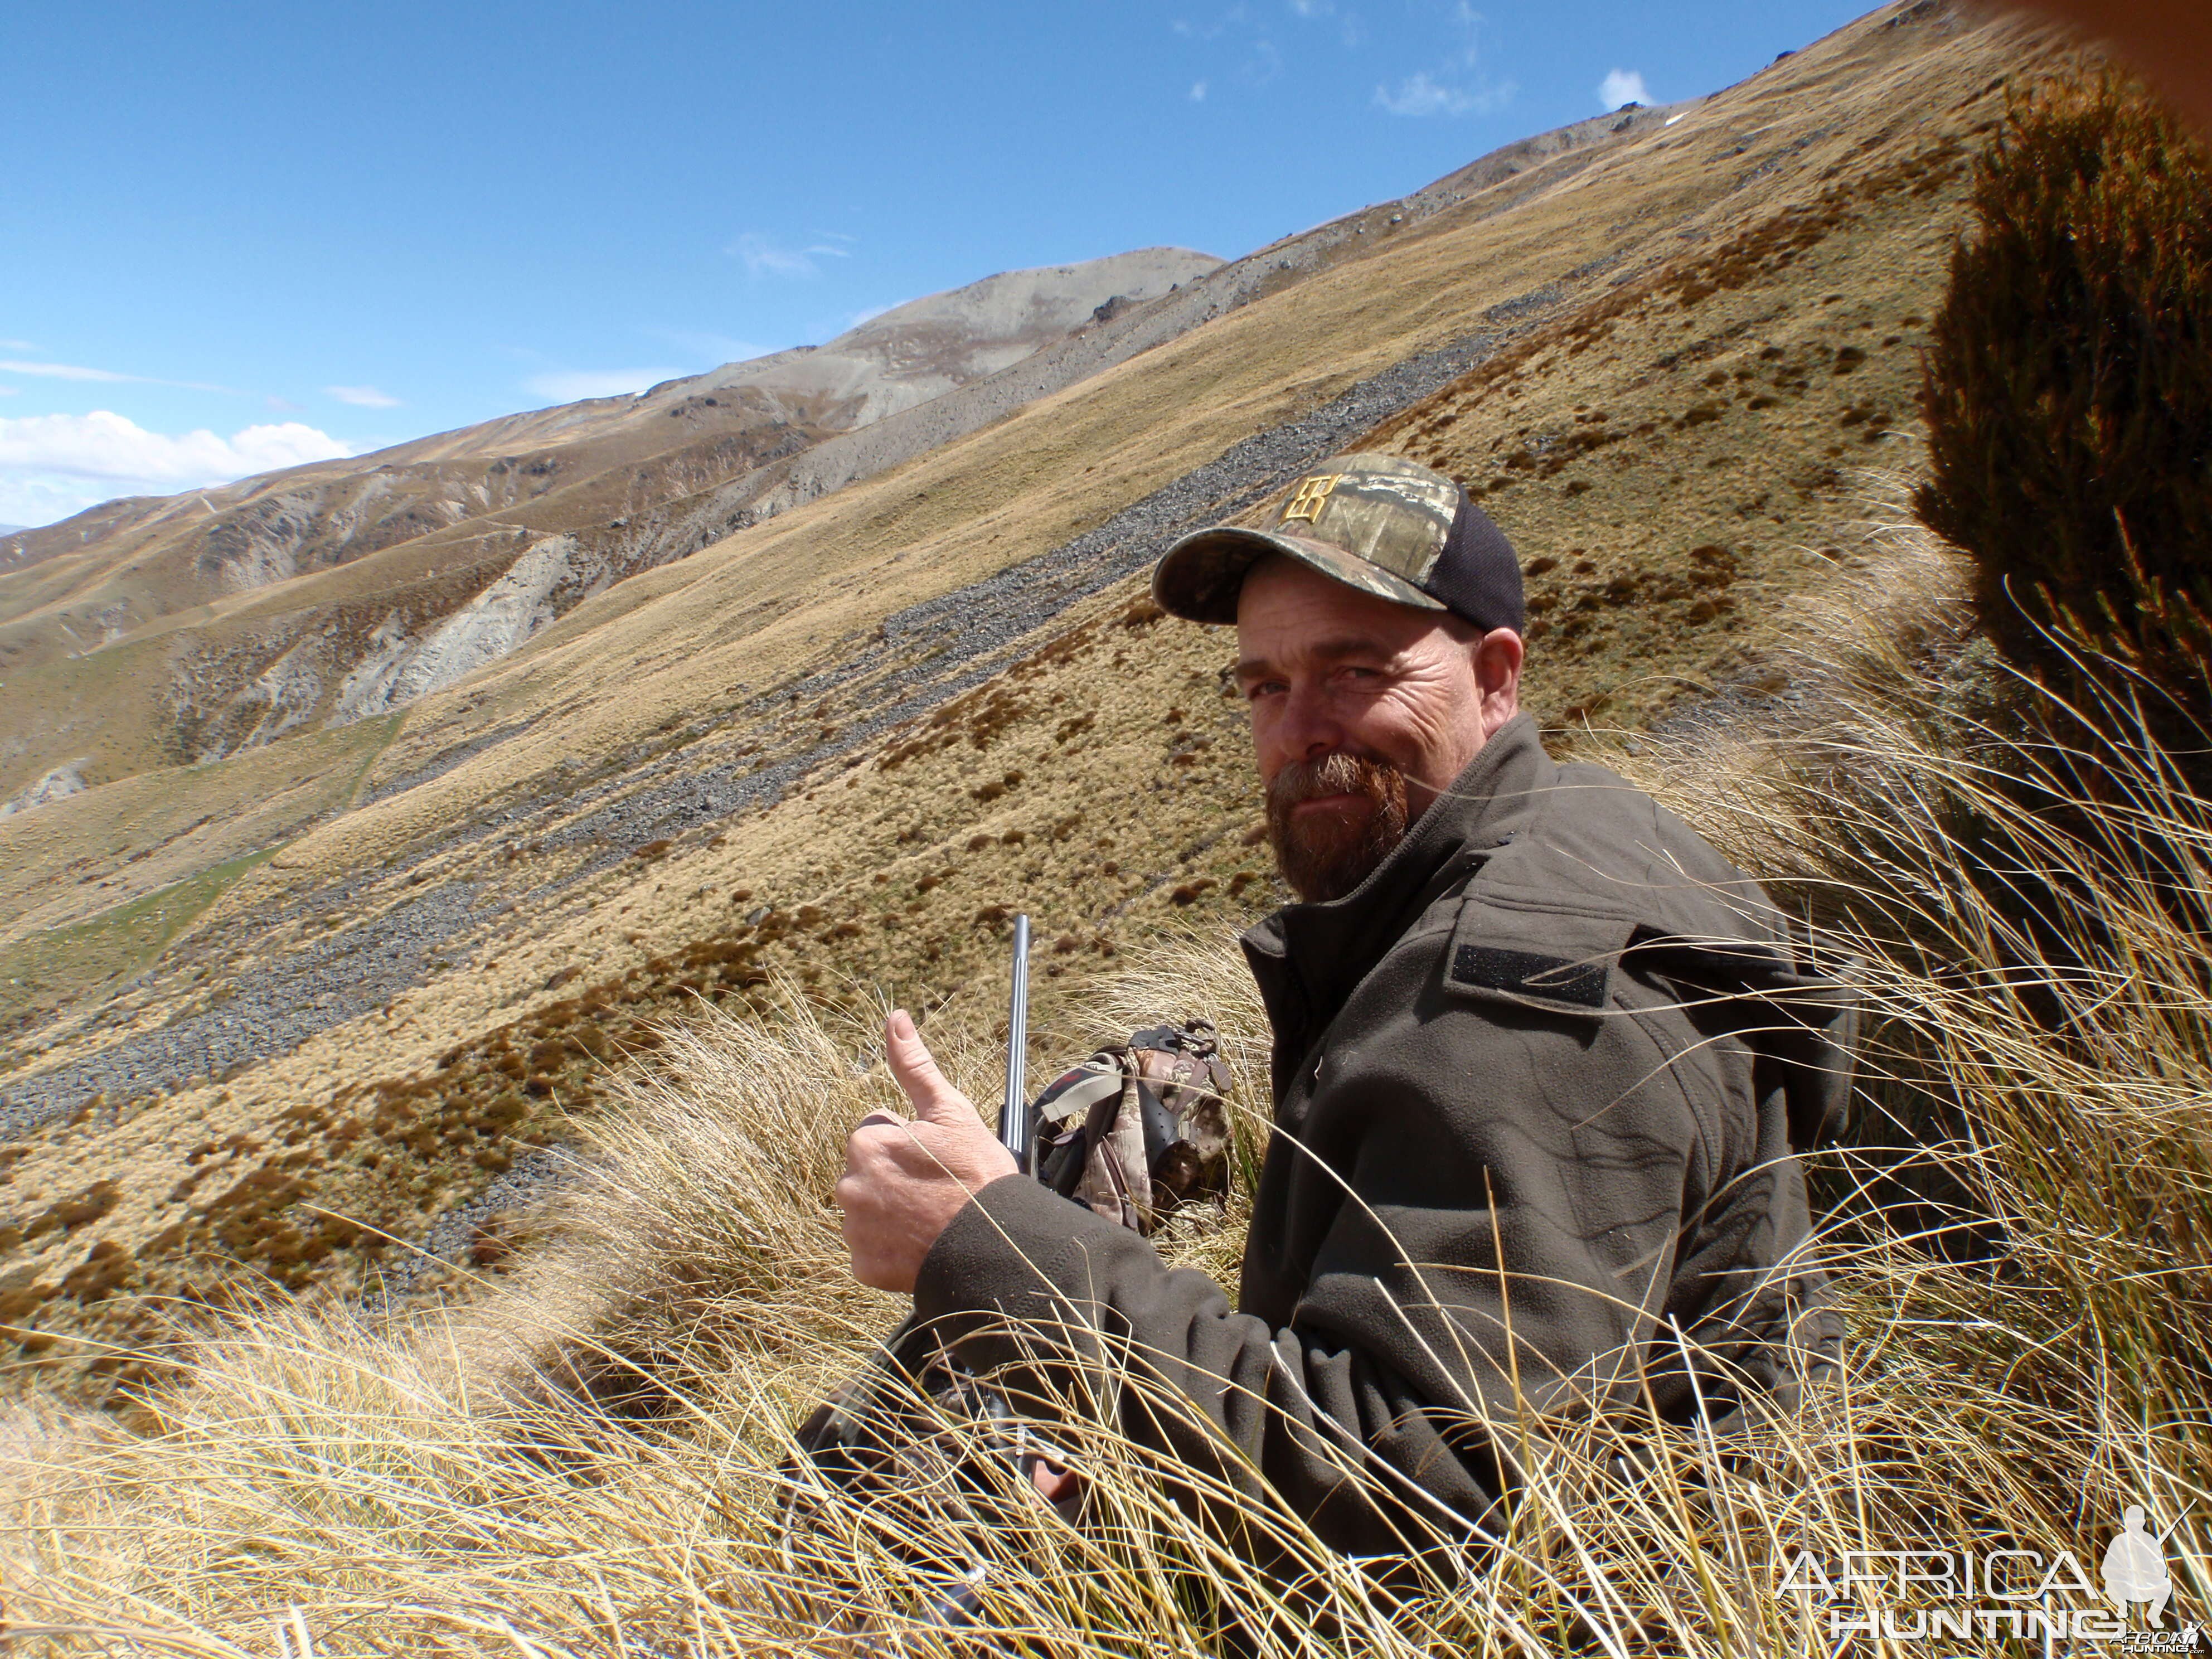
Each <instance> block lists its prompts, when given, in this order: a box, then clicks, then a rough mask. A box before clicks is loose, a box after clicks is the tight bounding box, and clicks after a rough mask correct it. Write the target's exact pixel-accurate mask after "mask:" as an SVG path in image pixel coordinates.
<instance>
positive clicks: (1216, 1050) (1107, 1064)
mask: <svg viewBox="0 0 2212 1659" xmlns="http://www.w3.org/2000/svg"><path fill="white" fill-rule="evenodd" d="M1228 1094H1229V1068H1228V1066H1226V1065H1225V1064H1224V1063H1223V1062H1222V1059H1221V1054H1220V1044H1219V1042H1218V1038H1217V1037H1216V1036H1215V1033H1214V1029H1213V1024H1212V1021H1210V1020H1204V1019H1194V1020H1191V1021H1189V1022H1188V1023H1187V1024H1181V1025H1152V1026H1148V1027H1146V1029H1145V1030H1141V1031H1137V1032H1134V1033H1133V1034H1132V1035H1131V1036H1130V1037H1129V1040H1128V1041H1127V1042H1118V1043H1113V1044H1109V1046H1108V1047H1106V1048H1101V1049H1100V1050H1099V1051H1098V1052H1097V1054H1093V1055H1091V1058H1090V1059H1089V1060H1085V1061H1084V1063H1083V1064H1082V1065H1080V1066H1076V1067H1075V1068H1074V1069H1073V1071H1070V1072H1067V1073H1063V1074H1062V1075H1061V1076H1060V1077H1059V1078H1057V1079H1054V1082H1053V1084H1052V1085H1051V1086H1050V1087H1049V1088H1048V1089H1047V1090H1046V1091H1044V1092H1043V1093H1042V1095H1040V1096H1038V1097H1037V1100H1036V1123H1037V1134H1038V1147H1037V1179H1038V1180H1040V1181H1042V1182H1044V1183H1045V1185H1047V1186H1048V1187H1050V1188H1052V1189H1053V1190H1054V1192H1056V1193H1058V1194H1060V1195H1061V1196H1062V1197H1064V1198H1072V1199H1073V1200H1076V1201H1077V1202H1078V1203H1082V1204H1088V1205H1089V1206H1091V1209H1093V1210H1094V1211H1096V1212H1097V1213H1098V1214H1100V1215H1103V1216H1104V1217H1105V1218H1107V1219H1108V1220H1109V1221H1118V1222H1120V1223H1121V1225H1123V1226H1125V1227H1130V1228H1133V1229H1134V1230H1135V1231H1138V1232H1139V1233H1145V1234H1149V1233H1150V1232H1151V1231H1152V1229H1153V1228H1154V1227H1155V1226H1157V1225H1158V1224H1159V1221H1160V1219H1161V1218H1163V1217H1164V1216H1166V1215H1167V1214H1168V1213H1169V1212H1171V1211H1173V1210H1175V1209H1176V1207H1177V1206H1181V1205H1183V1204H1187V1203H1190V1202H1193V1201H1194V1200H1213V1201H1217V1202H1218V1200H1221V1199H1222V1198H1223V1197H1225V1195H1226V1194H1227V1193H1228V1190H1229V1111H1228Z"/></svg>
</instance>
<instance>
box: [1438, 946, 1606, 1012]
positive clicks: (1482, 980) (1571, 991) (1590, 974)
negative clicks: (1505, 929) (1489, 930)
mask: <svg viewBox="0 0 2212 1659" xmlns="http://www.w3.org/2000/svg"><path fill="white" fill-rule="evenodd" d="M1611 968H1612V963H1609V962H1605V961H1598V962H1577V961H1575V960H1573V959H1572V958H1571V957H1547V956H1539V955H1538V954H1536V953H1535V952H1534V951H1509V950H1507V949H1505V948H1504V946H1502V945H1456V946H1455V947H1454V948H1453V951H1452V963H1451V977H1452V979H1453V980H1454V981H1455V982H1457V983H1458V984H1460V985H1462V986H1464V987H1467V988H1468V989H1469V990H1484V991H1502V992H1504V993H1506V994H1509V995H1516V996H1525V997H1534V998H1535V999H1537V1000H1541V1001H1544V1002H1565V1003H1571V1004H1573V1005H1574V1006H1577V1007H1581V1008H1602V1007H1604V1006H1605V994H1606V987H1607V981H1608V980H1609V979H1610V978H1611V977H1612V974H1611V971H1610V970H1611Z"/></svg>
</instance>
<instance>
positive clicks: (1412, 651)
mask: <svg viewBox="0 0 2212 1659" xmlns="http://www.w3.org/2000/svg"><path fill="white" fill-rule="evenodd" d="M1520 671H1521V641H1520V636H1519V635H1516V634H1514V633H1512V632H1510V630H1508V629H1498V630H1496V631H1495V632H1493V633H1492V634H1490V635H1486V636H1485V637H1483V638H1481V639H1474V638H1462V637H1459V636H1456V635H1455V634H1454V633H1453V632H1451V631H1450V629H1448V628H1447V627H1446V625H1445V623H1443V620H1442V613H1440V612H1437V611H1417V610H1415V609H1413V607H1412V606H1410V605H1394V604H1392V603H1391V602H1390V601H1389V600H1388V599H1377V598H1376V597H1375V596H1374V595H1372V594H1370V593H1363V592H1359V591H1358V589H1356V588H1351V587H1346V586H1344V584H1342V583H1341V582H1336V581H1332V580H1329V579H1328V577H1326V576H1323V575H1322V574H1320V573H1319V572H1318V571H1315V570H1312V569H1310V568H1307V567H1306V566H1304V565H1303V564H1300V563H1298V562H1297V561H1295V560H1293V559H1286V558H1283V557H1280V556H1275V557H1271V558H1268V559H1267V560H1264V561H1263V562H1261V563H1260V564H1259V565H1257V566H1255V568H1254V569H1253V571H1252V573H1251V574H1249V576H1247V577H1246V578H1245V579H1244V586H1243V589H1242V591H1241V592H1240V593H1239V595H1238V599H1237V667H1236V675H1237V684H1239V686H1241V687H1242V688H1243V692H1244V696H1245V700H1246V702H1247V703H1248V704H1249V707H1250V708H1251V711H1252V745H1253V752H1254V757H1255V759H1256V760H1257V762H1258V763H1259V768H1260V781H1261V783H1262V784H1264V785H1265V786H1266V787H1267V829H1268V838H1269V840H1270V841H1272V842H1273V844H1274V848H1275V856H1276V859H1277V860H1278V862H1279V863H1280V865H1281V866H1282V870H1283V876H1284V879H1285V880H1286V881H1288V882H1289V883H1290V884H1291V890H1293V891H1295V892H1296V893H1297V895H1298V896H1299V897H1300V898H1302V899H1305V900H1307V901H1309V902H1316V901H1324V900H1328V899H1333V898H1340V897H1342V896H1344V895H1345V894H1346V893H1348V892H1350V891H1351V890H1352V889H1353V888H1354V887H1356V886H1358V884H1359V883H1360V882H1361V881H1362V880H1364V878H1366V876H1367V874H1368V872H1370V871H1371V870H1373V869H1374V867H1375V866H1376V865H1377V864H1379V863H1381V862H1382V861H1383V858H1384V857H1385V856H1387V855H1388V854H1389V851H1390V849H1391V848H1394V847H1395V846H1396V845H1397V844H1398V842H1400V840H1401V839H1402V838H1403V837H1404V836H1405V833H1406V829H1407V825H1409V824H1410V823H1413V820H1414V819H1416V818H1418V817H1419V816H1420V815H1421V814H1422V813H1423V812H1424V811H1426V810H1427V809H1428V807H1429V805H1430V803H1431V802H1432V801H1434V800H1435V799H1436V798H1437V795H1439V794H1440V793H1443V790H1444V789H1445V787H1447V786H1449V784H1450V782H1451V781H1452V780H1453V779H1454V778H1455V777H1457V776H1458V775H1460V773H1461V772H1462V770H1464V769H1465V768H1466V766H1467V763H1468V762H1469V761H1471V760H1473V759H1474V757H1475V755H1476V753H1477V752H1478V751H1479V750H1480V749H1481V748H1482V745H1483V743H1484V741H1485V740H1486V738H1488V737H1489V735H1490V734H1491V733H1492V732H1495V731H1496V730H1497V729H1498V727H1499V726H1503V725H1504V723H1505V722H1506V721H1507V720H1510V719H1511V718H1512V716H1513V714H1514V713H1515V711H1516V708H1517V707H1518V690H1519V682H1520Z"/></svg>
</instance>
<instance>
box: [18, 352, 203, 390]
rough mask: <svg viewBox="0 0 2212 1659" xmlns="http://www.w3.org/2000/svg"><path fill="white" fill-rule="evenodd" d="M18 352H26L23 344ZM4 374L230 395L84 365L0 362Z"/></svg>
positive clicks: (192, 384)
mask: <svg viewBox="0 0 2212 1659" xmlns="http://www.w3.org/2000/svg"><path fill="white" fill-rule="evenodd" d="M17 349H25V348H22V347H21V345H20V343H19V344H18V346H17ZM0 373H5V374H35V375H38V376H40V378H41V379H44V380H94V381H99V382H100V383H102V384H113V383H121V382H128V383H130V384H131V385H134V386H181V387H183V388H184V389H185V391H187V392H228V391H229V390H230V389H231V388H230V387H228V386H209V385H206V384H205V383H204V382H202V381H199V380H156V379H155V378H154V377H153V376H152V375H150V374H117V373H116V372H115V371H114V370H113V369H112V368H85V367H84V366H83V365H82V364H81V363H35V362H14V361H12V360H11V361H7V362H0Z"/></svg>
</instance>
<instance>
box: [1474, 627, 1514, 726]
mask: <svg viewBox="0 0 2212 1659" xmlns="http://www.w3.org/2000/svg"><path fill="white" fill-rule="evenodd" d="M1522 654H1523V648H1522V644H1521V636H1520V635H1518V634H1516V633H1515V632H1514V631H1513V630H1512V629H1510V628H1493V629H1491V630H1490V632H1488V633H1487V634H1485V635H1483V636H1482V638H1481V639H1480V640H1479V641H1476V642H1475V647H1474V683H1475V686H1476V689H1477V690H1478V691H1479V692H1480V694H1481V697H1482V735H1483V738H1484V739H1485V740H1486V741H1487V740H1488V739H1489V738H1491V737H1492V736H1493V735H1495V734H1496V732H1497V731H1498V727H1499V726H1503V725H1504V724H1505V722H1506V721H1508V720H1511V719H1512V718H1513V717H1514V716H1515V715H1516V714H1519V713H1520V712H1521V660H1522Z"/></svg>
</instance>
